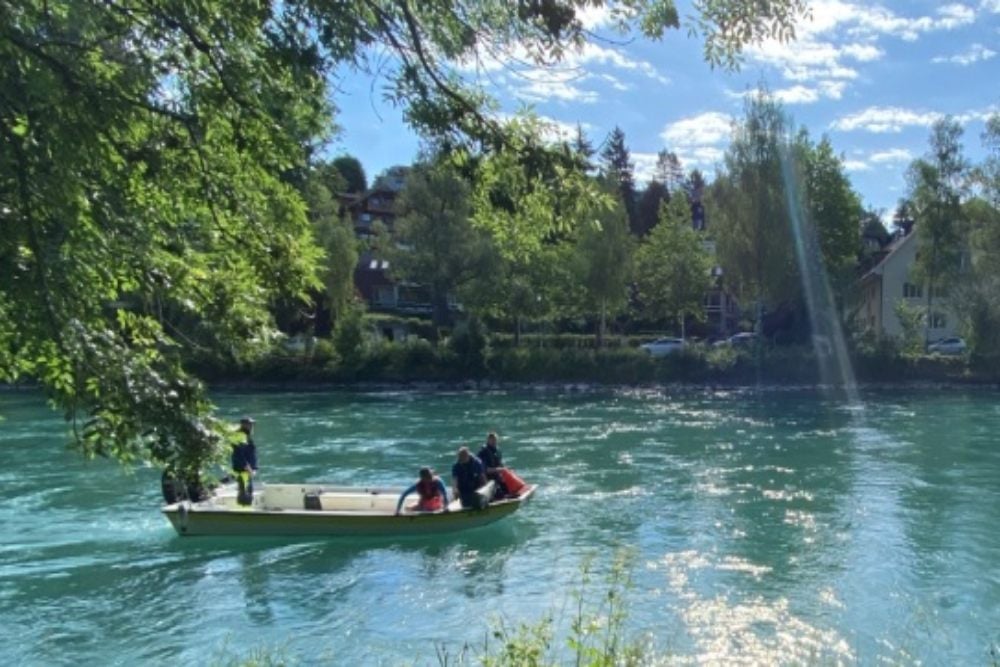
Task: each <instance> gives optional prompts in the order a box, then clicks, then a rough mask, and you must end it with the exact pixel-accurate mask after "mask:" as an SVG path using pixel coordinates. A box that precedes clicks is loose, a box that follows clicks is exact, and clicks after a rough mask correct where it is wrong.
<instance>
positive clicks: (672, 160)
mask: <svg viewBox="0 0 1000 667" xmlns="http://www.w3.org/2000/svg"><path fill="white" fill-rule="evenodd" d="M653 178H654V179H655V180H657V181H659V182H660V183H663V185H665V186H666V188H667V191H668V192H669V193H670V194H671V195H673V194H675V193H677V192H681V191H682V190H683V189H684V186H685V179H684V167H683V165H681V161H680V160H679V159H678V158H677V154H676V153H674V152H673V151H668V150H667V149H665V148H664V149H663V150H661V151H660V152H659V153H657V154H656V168H655V169H654V171H653Z"/></svg>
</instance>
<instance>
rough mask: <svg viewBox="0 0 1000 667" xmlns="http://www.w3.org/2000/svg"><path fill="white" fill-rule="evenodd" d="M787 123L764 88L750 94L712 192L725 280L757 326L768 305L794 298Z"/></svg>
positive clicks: (796, 285)
mask: <svg viewBox="0 0 1000 667" xmlns="http://www.w3.org/2000/svg"><path fill="white" fill-rule="evenodd" d="M788 125H789V123H788V120H787V119H786V117H785V114H784V112H783V111H782V109H781V107H780V105H778V103H776V102H775V101H774V99H773V98H772V97H771V96H770V95H769V94H768V93H767V91H759V93H758V94H756V95H751V96H748V98H747V101H746V106H745V110H744V118H743V120H742V122H741V123H740V124H738V125H737V126H735V127H734V130H733V141H732V143H731V144H730V146H729V148H728V149H727V151H726V155H725V159H724V165H723V169H722V172H721V173H720V174H719V176H718V177H717V178H716V180H715V182H714V183H713V185H712V187H711V191H710V206H709V208H710V209H711V210H712V211H713V215H714V216H715V217H714V223H713V230H715V235H716V237H717V242H718V244H717V250H716V252H717V255H718V258H719V264H720V266H721V267H722V269H723V278H724V280H725V282H726V284H727V286H728V287H729V289H730V290H732V291H733V292H734V293H736V294H738V295H740V297H741V301H742V302H743V303H745V304H753V305H754V311H755V312H754V315H753V319H754V321H755V323H756V324H757V325H758V326H759V324H760V321H761V315H762V312H763V310H764V309H765V308H766V307H773V306H776V305H778V304H779V303H782V302H785V301H789V300H796V299H798V298H799V295H800V291H799V290H800V288H799V279H798V270H797V266H796V260H795V251H794V248H793V245H792V233H791V221H790V218H789V210H788V207H787V202H786V199H785V187H784V183H783V177H782V159H783V158H782V155H783V154H786V155H787V154H788V153H789V151H788V147H789V145H790V141H789V137H788Z"/></svg>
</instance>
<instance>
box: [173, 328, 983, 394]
mask: <svg viewBox="0 0 1000 667" xmlns="http://www.w3.org/2000/svg"><path fill="white" fill-rule="evenodd" d="M191 370H192V372H194V373H195V374H197V375H198V376H199V377H201V378H203V379H204V380H205V381H207V382H208V383H209V384H210V385H213V386H224V387H240V386H245V387H248V388H264V389H266V388H268V387H275V388H288V387H289V386H293V387H296V388H302V389H309V388H313V387H315V388H317V389H329V388H335V387H345V388H365V387H375V388H377V387H381V386H392V387H395V386H400V385H403V386H411V387H415V388H422V387H423V388H427V389H479V390H490V389H503V388H512V387H524V386H546V385H553V386H559V387H590V386H596V387H608V386H636V387H647V386H650V387H652V386H663V385H671V384H685V385H698V386H706V385H707V386H723V387H737V386H757V385H782V386H783V385H790V386H824V385H842V384H843V383H844V379H845V378H853V379H854V381H855V382H856V383H858V384H862V385H883V384H884V385H899V384H906V385H960V386H968V385H983V386H996V385H998V384H1000V373H998V372H996V371H995V370H993V369H992V368H990V367H987V366H983V365H979V366H977V365H975V364H971V363H970V362H969V361H968V360H967V359H965V358H963V357H943V356H937V355H904V354H897V353H893V352H891V351H885V350H877V351H870V352H865V351H855V352H854V353H853V354H851V355H850V357H849V368H841V367H840V365H839V364H838V363H836V361H835V360H834V359H833V358H832V357H817V355H816V354H815V353H814V351H813V350H812V348H811V347H773V348H763V349H760V350H753V349H733V348H706V347H692V348H690V349H688V350H685V351H684V352H682V353H677V354H672V355H669V356H665V357H659V358H656V357H652V356H650V355H649V354H647V353H646V352H645V351H644V350H641V349H636V348H611V349H601V350H595V349H579V348H564V349H557V348H546V347H512V348H501V349H496V350H491V349H486V350H482V351H481V352H480V353H478V354H475V355H462V354H458V353H455V352H454V351H453V350H451V349H449V348H446V347H443V346H438V347H434V346H431V345H430V344H428V343H427V342H426V341H422V340H421V341H416V342H413V343H410V342H401V343H382V344H380V345H378V346H373V347H372V348H370V349H367V350H365V351H364V352H363V353H360V354H358V355H356V356H354V357H353V358H351V359H343V358H340V357H338V356H337V355H336V354H335V353H330V352H329V351H324V350H323V349H316V350H310V351H308V352H303V353H297V354H289V353H286V352H281V351H276V352H274V353H272V354H271V355H268V356H265V357H261V358H260V359H257V360H255V361H253V362H251V363H241V364H235V363H225V362H220V361H218V360H210V359H200V360H196V361H195V362H193V363H192V364H191Z"/></svg>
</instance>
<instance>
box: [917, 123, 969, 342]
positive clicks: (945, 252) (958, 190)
mask: <svg viewBox="0 0 1000 667" xmlns="http://www.w3.org/2000/svg"><path fill="white" fill-rule="evenodd" d="M961 136H962V126H961V125H960V124H959V123H958V122H957V121H956V120H954V119H953V118H951V117H948V118H944V119H942V120H939V121H937V122H936V123H934V126H933V127H932V128H931V138H930V144H931V151H930V153H929V155H927V156H926V157H925V158H923V159H919V160H915V161H914V162H913V163H912V164H911V165H910V168H909V171H908V173H907V178H908V181H909V186H910V194H909V198H910V203H911V206H912V210H913V214H914V217H915V219H916V229H917V238H918V239H919V240H920V247H921V252H919V253H918V254H917V260H916V263H915V266H914V270H915V273H916V275H917V276H919V277H920V278H922V279H923V280H924V282H925V283H926V285H927V302H926V306H927V307H926V313H925V323H924V326H925V328H924V343H925V344H926V343H929V342H930V329H931V327H932V325H933V310H932V309H933V303H934V294H935V291H936V290H937V291H939V284H940V283H941V282H944V281H946V280H947V279H948V278H949V277H954V276H955V274H956V273H957V271H958V269H959V260H960V257H961V253H962V248H961V245H960V229H961V227H962V224H963V219H964V215H963V211H962V193H963V190H964V188H965V183H964V180H965V178H966V176H967V171H968V164H967V162H966V160H965V158H964V157H963V156H962V144H961V142H960V139H961Z"/></svg>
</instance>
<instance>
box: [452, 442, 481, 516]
mask: <svg viewBox="0 0 1000 667" xmlns="http://www.w3.org/2000/svg"><path fill="white" fill-rule="evenodd" d="M483 484H486V471H485V470H484V469H483V464H482V462H481V461H480V460H479V459H477V458H476V457H475V456H473V455H472V454H471V453H470V452H469V448H468V447H459V449H458V460H457V461H456V462H455V465H453V466H452V467H451V485H452V487H453V488H454V491H455V495H456V496H457V497H458V499H459V500H460V501H462V507H472V508H474V509H482V508H483V507H485V506H486V503H487V499H486V498H484V497H483V496H481V495H479V494H478V493H476V491H478V490H479V487H481V486H482V485H483Z"/></svg>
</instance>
